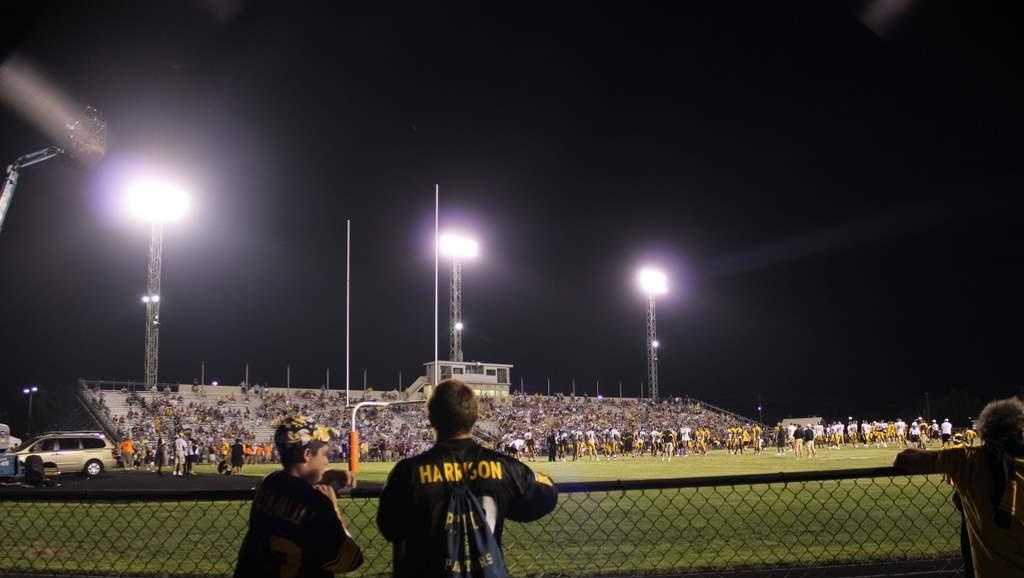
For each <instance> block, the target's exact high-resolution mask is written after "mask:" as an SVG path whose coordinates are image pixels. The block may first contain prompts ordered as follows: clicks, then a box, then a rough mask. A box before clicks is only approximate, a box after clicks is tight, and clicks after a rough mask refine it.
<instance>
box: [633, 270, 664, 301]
mask: <svg viewBox="0 0 1024 578" xmlns="http://www.w3.org/2000/svg"><path fill="white" fill-rule="evenodd" d="M636 278H637V282H638V283H639V284H640V289H642V290H643V292H644V293H647V294H648V295H664V294H665V293H668V277H666V276H665V273H664V272H662V271H660V270H658V269H652V268H650V267H644V268H643V269H640V272H639V273H638V274H637V276H636Z"/></svg>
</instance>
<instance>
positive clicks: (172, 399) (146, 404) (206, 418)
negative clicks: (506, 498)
mask: <svg viewBox="0 0 1024 578" xmlns="http://www.w3.org/2000/svg"><path fill="white" fill-rule="evenodd" d="M185 387H187V386H182V388H185ZM217 391H218V390H217V389H216V388H215V387H210V386H200V387H196V386H193V387H192V388H191V389H190V390H188V391H184V392H179V391H171V390H170V389H163V390H151V391H143V392H134V391H124V392H111V391H106V392H104V391H101V390H98V389H91V390H88V393H89V394H90V395H89V397H90V399H91V400H92V403H93V404H94V406H95V407H96V408H97V409H99V410H100V411H101V412H103V413H104V414H105V415H107V416H108V417H109V419H110V421H111V422H112V424H113V426H114V428H115V429H116V430H117V434H118V436H119V437H121V438H125V437H130V438H133V439H135V440H137V441H140V442H141V443H142V444H143V445H145V444H147V443H149V444H152V443H153V441H154V440H156V439H157V438H158V437H161V438H163V439H164V440H170V439H174V436H175V435H176V434H177V433H178V432H181V431H185V432H188V434H189V437H190V440H193V441H194V442H195V443H197V444H198V445H200V446H201V447H203V448H221V447H224V446H225V444H230V443H232V442H233V441H234V440H235V439H240V440H242V442H243V443H245V444H247V445H248V444H252V445H254V446H256V447H257V448H258V447H260V445H261V444H267V443H268V442H270V441H271V436H272V432H273V425H274V424H275V423H276V422H277V421H278V420H280V419H281V418H283V417H285V416H288V415H294V414H301V415H304V416H307V417H308V418H310V419H312V421H313V422H315V423H319V424H328V425H331V426H332V427H334V428H336V429H337V430H339V433H342V434H343V433H344V432H346V431H348V430H349V428H350V420H351V410H350V409H346V408H345V394H344V392H342V391H338V390H326V389H321V390H309V389H297V390H291V391H287V390H281V389H280V388H257V387H252V388H241V389H239V390H232V393H230V394H226V395H225V394H220V393H216V392H217ZM235 391H237V392H238V393H234V392H235ZM105 394H106V395H107V396H110V395H111V394H114V395H119V396H120V397H119V398H118V404H117V406H118V407H117V409H116V410H115V411H111V409H110V406H109V405H108V403H107V400H106V399H105V398H104V395H105ZM378 397H379V399H384V400H395V399H398V398H399V395H398V393H397V392H393V391H392V392H383V393H381V394H380V395H379V396H378ZM480 409H481V419H480V421H479V422H478V424H477V427H476V430H475V431H474V434H475V435H476V437H477V438H478V439H479V440H480V441H482V442H484V443H486V444H487V445H490V446H492V447H500V446H501V444H502V440H507V439H509V438H517V437H524V436H526V437H536V438H537V440H538V442H541V440H543V439H544V438H545V437H546V436H547V435H548V434H549V433H552V432H555V431H572V430H607V429H612V428H618V429H620V430H622V431H630V430H640V429H644V428H649V429H656V428H680V427H688V428H692V429H693V430H697V429H706V430H709V431H710V432H712V436H713V438H714V439H724V438H725V435H726V432H727V431H729V429H730V428H734V427H737V426H741V425H746V424H747V423H748V421H747V420H743V419H742V418H739V417H738V416H733V415H732V414H729V413H727V412H723V411H720V410H717V409H715V408H711V407H709V406H707V405H705V404H703V403H701V402H698V401H694V400H689V399H681V398H673V399H666V400H659V401H652V400H636V399H618V398H600V397H597V398H595V397H587V396H563V395H558V396H541V395H522V394H516V395H512V396H510V397H508V398H505V399H500V400H499V399H493V398H482V399H480ZM357 419H358V423H357V427H358V430H359V433H360V441H361V444H360V446H361V447H360V448H359V449H360V454H361V455H362V458H363V459H365V460H394V459H399V458H402V457H406V456H410V455H414V454H416V453H418V452H421V451H423V450H425V449H427V448H428V447H430V445H431V444H432V443H433V431H432V430H431V428H430V424H429V421H428V419H427V415H426V409H425V406H424V405H412V406H394V407H389V408H379V407H371V408H367V409H366V410H363V411H361V412H360V414H359V416H358V418H357ZM527 432H529V435H527ZM346 446H347V438H346V437H345V436H344V435H342V436H340V438H339V441H338V443H337V445H336V446H335V447H334V448H332V452H331V453H332V455H334V456H335V457H342V456H344V455H346V454H347V451H348V449H347V447H346ZM538 449H539V448H538ZM205 453H206V452H205V451H204V454H205ZM210 453H214V452H210ZM256 455H257V456H261V455H262V454H260V453H259V452H256ZM266 457H267V459H268V460H272V459H274V456H273V455H270V456H266Z"/></svg>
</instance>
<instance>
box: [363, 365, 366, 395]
mask: <svg viewBox="0 0 1024 578" xmlns="http://www.w3.org/2000/svg"><path fill="white" fill-rule="evenodd" d="M363 391H366V368H365V367H364V368H363Z"/></svg>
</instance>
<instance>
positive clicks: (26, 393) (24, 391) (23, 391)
mask: <svg viewBox="0 0 1024 578" xmlns="http://www.w3.org/2000/svg"><path fill="white" fill-rule="evenodd" d="M28 391H29V390H28V388H27V387H26V388H25V389H23V390H21V393H24V394H25V395H28Z"/></svg>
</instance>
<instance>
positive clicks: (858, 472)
mask: <svg viewBox="0 0 1024 578" xmlns="http://www.w3.org/2000/svg"><path fill="white" fill-rule="evenodd" d="M910 475H914V474H909V473H907V472H904V471H901V470H897V469H896V468H891V467H889V468H859V469H846V470H829V471H816V472H787V473H778V474H746V475H736V476H705V477H693V478H665V479H653V480H607V481H597V482H563V483H558V484H557V485H558V491H559V492H560V493H563V494H578V493H588V492H615V491H637V490H667V489H680V488H713V487H721V486H753V485H763V484H789V483H803V482H825V481H840V480H858V479H868V478H892V477H896V476H910ZM256 483H257V482H256V481H255V480H254V481H253V484H254V485H255V484H256ZM253 492H254V489H249V490H184V489H182V490H114V489H110V490H106V489H105V490H70V489H60V488H8V489H5V490H2V491H0V501H7V500H10V501H22V502H26V501H27V502H32V501H144V502H150V501H230V500H249V499H251V498H252V496H253ZM380 494H381V488H380V487H379V486H371V487H361V488H356V489H354V490H353V491H352V493H351V496H350V497H351V498H357V499H358V498H378V497H380Z"/></svg>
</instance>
